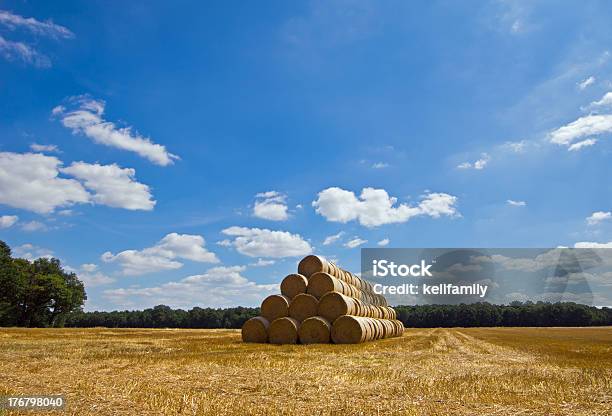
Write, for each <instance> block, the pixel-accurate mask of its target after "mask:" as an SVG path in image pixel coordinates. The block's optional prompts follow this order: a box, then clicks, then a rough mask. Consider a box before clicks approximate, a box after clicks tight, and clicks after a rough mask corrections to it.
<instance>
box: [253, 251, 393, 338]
mask: <svg viewBox="0 0 612 416" xmlns="http://www.w3.org/2000/svg"><path fill="white" fill-rule="evenodd" d="M298 272H299V273H294V274H290V275H288V276H286V277H285V278H284V279H283V281H282V282H281V285H280V286H281V287H280V289H281V292H282V294H281V295H271V296H268V297H267V298H266V299H264V301H263V302H262V304H261V316H262V318H255V319H252V320H249V321H247V322H246V323H245V324H244V326H243V328H242V332H243V333H242V338H243V340H244V341H245V342H262V343H263V342H269V343H271V344H294V343H296V342H298V341H300V340H301V342H302V343H304V344H309V343H322V342H329V340H330V339H332V340H335V339H338V340H339V341H338V342H339V343H347V342H355V343H360V342H365V341H374V340H378V339H382V338H387V337H397V336H401V334H402V333H403V329H404V327H403V325H401V323H400V322H399V321H395V322H393V321H394V320H395V318H396V314H395V311H394V310H393V308H391V307H389V306H386V305H387V301H386V299H385V298H384V297H383V296H381V295H377V294H375V293H373V292H371V289H372V287H371V285H370V284H369V283H368V282H366V281H365V280H363V279H361V278H359V277H357V276H355V275H354V274H352V273H350V272H348V271H346V270H343V269H341V268H339V267H338V266H336V265H335V264H334V263H332V262H328V261H327V260H325V259H324V258H322V257H319V256H307V257H305V258H304V259H302V261H300V263H299V265H298ZM305 292H306V293H305ZM319 299H320V300H319ZM383 305H385V306H383ZM316 315H319V317H318V318H317V319H314V320H311V321H309V322H308V324H307V326H306V328H305V329H304V330H303V336H302V337H301V338H300V337H299V336H298V332H299V330H300V325H301V324H302V323H303V322H304V321H307V320H308V319H309V318H312V317H314V316H316ZM348 315H350V316H355V317H364V319H365V320H361V319H357V320H356V321H355V322H356V324H355V323H353V326H355V325H356V326H357V327H360V325H361V326H362V327H360V331H361V332H359V333H360V335H359V336H355V337H352V338H351V337H350V336H348V335H347V334H348V332H347V331H348V330H345V329H343V328H344V326H346V325H349V324H347V323H345V322H344V321H343V322H341V324H340V327H339V329H338V330H337V331H338V336H337V337H336V338H334V337H333V336H330V333H331V332H330V324H332V326H333V324H334V323H335V321H337V320H338V319H339V318H340V317H342V316H348ZM365 317H367V318H365ZM266 320H267V321H269V322H270V324H269V325H266V324H265V323H266ZM398 324H399V325H398ZM343 325H344V326H343ZM400 327H401V330H400ZM264 329H267V336H266V334H264ZM332 331H333V328H332ZM349 332H350V331H349ZM350 340H352V341H350Z"/></svg>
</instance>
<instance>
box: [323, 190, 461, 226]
mask: <svg viewBox="0 0 612 416" xmlns="http://www.w3.org/2000/svg"><path fill="white" fill-rule="evenodd" d="M456 202H457V197H455V196H452V195H449V194H445V193H428V194H426V195H424V196H423V198H422V200H421V201H420V202H419V204H418V205H416V206H410V205H408V204H399V205H397V206H395V205H396V203H397V198H395V197H390V196H389V194H388V193H387V191H385V190H384V189H374V188H363V190H362V191H361V195H360V196H359V198H357V196H356V195H355V193H353V192H351V191H347V190H344V189H341V188H338V187H332V188H327V189H325V190H323V191H321V192H319V194H318V196H317V199H316V200H315V201H313V203H312V205H313V207H315V210H316V212H317V213H318V214H320V215H322V216H323V217H325V218H326V219H327V220H328V221H332V222H341V223H346V222H349V221H353V220H357V221H359V223H360V224H361V225H364V226H366V227H376V226H379V225H383V224H391V223H401V222H406V221H408V220H409V219H411V218H412V217H416V216H424V215H426V216H430V217H432V218H439V217H440V216H456V215H458V212H457V210H456V207H455V204H456Z"/></svg>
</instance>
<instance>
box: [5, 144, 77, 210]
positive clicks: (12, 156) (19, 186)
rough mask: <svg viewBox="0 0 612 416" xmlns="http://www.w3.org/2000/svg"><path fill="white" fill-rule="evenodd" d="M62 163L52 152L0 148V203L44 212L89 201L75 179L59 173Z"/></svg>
mask: <svg viewBox="0 0 612 416" xmlns="http://www.w3.org/2000/svg"><path fill="white" fill-rule="evenodd" d="M61 164H62V162H61V161H60V160H59V159H57V158H56V157H54V156H47V155H42V154H36V153H24V154H19V153H10V152H0V203H2V204H6V205H9V206H11V207H14V208H22V209H26V210H29V211H34V212H37V213H39V214H46V213H49V212H52V211H53V210H54V209H55V208H57V207H63V206H69V205H72V204H75V203H86V202H89V194H88V193H87V191H86V190H85V189H84V188H83V186H82V185H81V184H80V183H79V182H78V181H76V180H74V179H64V178H60V177H58V175H59V167H60V166H61Z"/></svg>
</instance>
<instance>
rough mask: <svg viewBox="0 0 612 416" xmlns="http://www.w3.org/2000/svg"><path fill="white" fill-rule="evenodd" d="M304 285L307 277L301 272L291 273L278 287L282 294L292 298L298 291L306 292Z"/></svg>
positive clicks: (306, 283)
mask: <svg viewBox="0 0 612 416" xmlns="http://www.w3.org/2000/svg"><path fill="white" fill-rule="evenodd" d="M306 286H308V279H306V277H305V276H303V275H301V274H298V273H293V274H290V275H288V276H287V277H285V278H284V279H283V281H282V282H281V286H280V288H281V293H282V294H283V295H285V296H287V297H288V298H289V299H293V298H294V297H296V296H297V295H299V294H300V293H306Z"/></svg>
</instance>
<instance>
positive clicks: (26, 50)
mask: <svg viewBox="0 0 612 416" xmlns="http://www.w3.org/2000/svg"><path fill="white" fill-rule="evenodd" d="M0 55H2V57H3V58H4V59H6V60H7V61H21V62H23V63H25V64H29V65H34V66H35V67H38V68H48V67H50V66H51V60H50V59H49V58H48V57H47V56H46V55H43V54H42V53H40V52H38V51H37V50H36V49H34V48H33V47H31V46H29V45H26V44H25V43H23V42H14V41H10V40H6V39H4V37H2V36H0Z"/></svg>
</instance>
